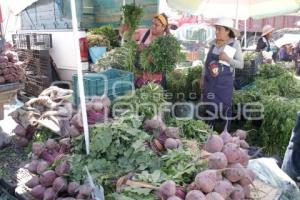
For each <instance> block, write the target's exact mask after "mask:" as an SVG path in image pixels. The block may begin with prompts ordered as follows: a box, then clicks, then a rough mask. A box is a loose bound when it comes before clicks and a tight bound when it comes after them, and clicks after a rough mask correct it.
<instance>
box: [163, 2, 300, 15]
mask: <svg viewBox="0 0 300 200" xmlns="http://www.w3.org/2000/svg"><path fill="white" fill-rule="evenodd" d="M167 3H168V4H169V6H170V7H172V8H174V9H177V10H179V11H183V12H187V13H190V14H194V15H202V16H204V17H207V18H219V17H227V18H232V19H238V20H246V19H248V18H249V17H252V18H256V19H259V18H265V17H272V16H277V15H282V14H288V13H292V12H296V11H298V10H299V3H298V2H297V0H194V1H193V0H188V3H187V1H186V0H167ZM189 3H190V5H189ZM176 4H177V5H176Z"/></svg>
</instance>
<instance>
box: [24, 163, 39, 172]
mask: <svg viewBox="0 0 300 200" xmlns="http://www.w3.org/2000/svg"><path fill="white" fill-rule="evenodd" d="M38 164H39V161H37V160H33V161H31V163H29V164H28V166H26V169H28V170H29V171H30V172H31V173H34V174H36V169H37V166H38Z"/></svg>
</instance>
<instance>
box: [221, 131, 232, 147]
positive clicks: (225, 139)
mask: <svg viewBox="0 0 300 200" xmlns="http://www.w3.org/2000/svg"><path fill="white" fill-rule="evenodd" d="M220 137H221V138H222V140H223V143H224V144H226V143H228V142H232V136H231V135H230V133H228V131H227V130H224V131H223V132H222V133H221V134H220Z"/></svg>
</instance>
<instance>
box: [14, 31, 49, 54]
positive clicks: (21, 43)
mask: <svg viewBox="0 0 300 200" xmlns="http://www.w3.org/2000/svg"><path fill="white" fill-rule="evenodd" d="M12 40H13V45H14V47H15V48H17V49H30V50H46V49H51V48H52V35H51V34H38V33H24V34H13V35H12Z"/></svg>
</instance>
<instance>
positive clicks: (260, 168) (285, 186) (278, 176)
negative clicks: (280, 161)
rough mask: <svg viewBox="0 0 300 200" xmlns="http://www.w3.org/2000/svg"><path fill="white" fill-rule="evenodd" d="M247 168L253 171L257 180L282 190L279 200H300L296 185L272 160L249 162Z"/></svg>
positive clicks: (259, 159) (263, 159) (264, 159)
mask: <svg viewBox="0 0 300 200" xmlns="http://www.w3.org/2000/svg"><path fill="white" fill-rule="evenodd" d="M248 168H249V169H251V170H253V171H254V172H255V174H256V176H257V178H258V179H260V180H261V181H263V182H265V183H267V184H269V185H271V186H273V187H276V188H280V189H281V190H282V194H281V196H280V197H279V198H278V199H280V200H300V192H299V188H298V187H297V185H296V183H295V182H294V181H293V180H292V179H291V178H290V177H289V176H288V175H287V174H286V173H285V172H284V171H282V170H281V169H280V168H279V167H278V165H277V163H276V160H275V159H274V158H258V159H254V160H250V161H249V165H248Z"/></svg>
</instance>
